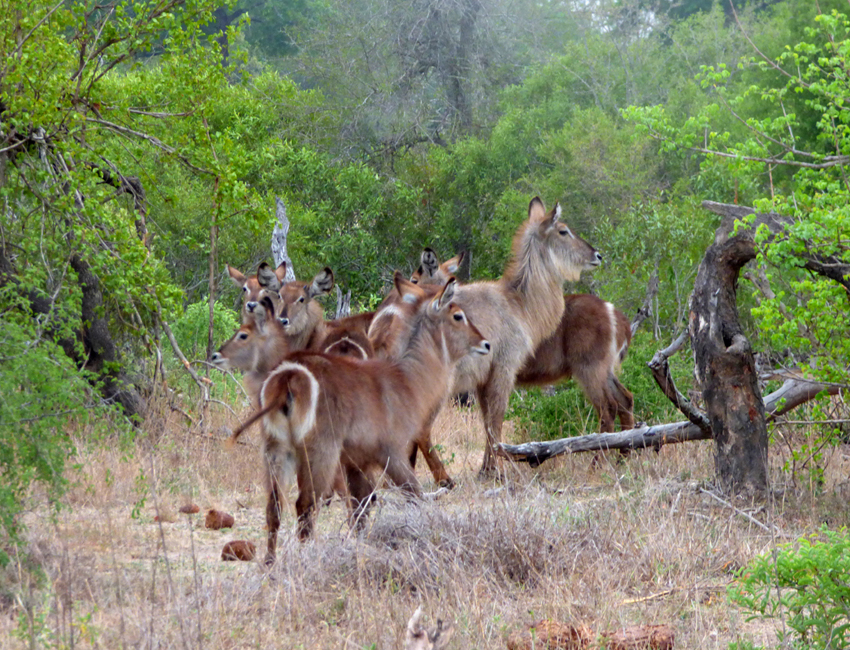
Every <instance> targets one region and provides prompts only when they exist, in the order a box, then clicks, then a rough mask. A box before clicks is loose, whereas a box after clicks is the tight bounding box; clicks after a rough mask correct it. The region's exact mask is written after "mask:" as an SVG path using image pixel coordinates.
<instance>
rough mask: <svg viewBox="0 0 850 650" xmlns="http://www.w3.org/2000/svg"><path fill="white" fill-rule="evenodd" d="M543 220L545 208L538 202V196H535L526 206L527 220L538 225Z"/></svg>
mask: <svg viewBox="0 0 850 650" xmlns="http://www.w3.org/2000/svg"><path fill="white" fill-rule="evenodd" d="M545 218H546V206H544V205H543V201H541V200H540V197H539V196H535V197H534V198H533V199H531V203H529V204H528V220H529V221H535V222H538V223H540V222H542V221H543V220H544V219H545Z"/></svg>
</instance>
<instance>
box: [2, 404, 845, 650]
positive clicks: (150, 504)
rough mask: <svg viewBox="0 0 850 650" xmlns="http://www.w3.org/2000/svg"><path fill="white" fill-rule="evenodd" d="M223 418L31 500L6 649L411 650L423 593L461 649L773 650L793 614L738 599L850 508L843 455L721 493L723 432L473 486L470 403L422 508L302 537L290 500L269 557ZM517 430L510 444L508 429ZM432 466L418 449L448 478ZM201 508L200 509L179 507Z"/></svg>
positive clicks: (173, 424) (252, 466)
mask: <svg viewBox="0 0 850 650" xmlns="http://www.w3.org/2000/svg"><path fill="white" fill-rule="evenodd" d="M217 417H218V418H220V420H221V421H220V422H217V423H216V426H213V427H212V430H213V431H214V433H213V434H212V435H202V434H199V433H193V432H192V431H191V430H188V429H187V427H186V425H185V424H184V422H183V421H182V419H181V418H180V416H179V414H170V415H168V416H167V418H165V417H164V419H163V422H162V423H161V427H160V429H159V431H158V433H157V434H156V435H151V436H150V437H149V438H148V439H146V440H142V441H139V442H137V443H135V444H134V445H132V446H131V447H129V448H122V447H121V445H118V444H107V445H103V444H98V445H87V444H83V443H80V445H79V450H80V451H79V456H78V457H77V458H76V459H74V460H75V462H76V463H78V465H79V468H78V470H77V472H76V478H75V486H74V487H73V489H72V490H71V491H70V493H69V494H68V497H67V500H66V503H65V507H64V508H63V509H62V510H61V511H60V512H59V514H58V515H57V516H56V517H50V516H49V510H48V509H47V508H46V506H45V505H44V504H43V499H41V498H40V497H39V495H38V494H33V495H32V496H31V501H32V508H31V510H30V511H29V512H28V514H27V516H26V518H25V521H26V524H27V527H28V532H27V538H28V540H29V541H28V548H27V549H21V551H23V550H26V551H27V552H28V553H29V556H30V557H31V558H33V559H34V560H35V561H36V563H37V565H38V567H39V568H40V571H39V570H36V571H30V570H28V567H29V566H30V565H29V564H28V561H27V560H25V559H24V555H23V553H20V554H19V555H17V556H16V557H15V558H13V559H14V561H13V563H12V564H11V565H10V566H9V567H7V568H6V569H5V570H4V572H5V573H4V577H3V586H4V590H5V591H6V593H5V594H3V599H2V600H0V649H5V648H24V647H35V648H42V647H43V648H48V647H49V648H53V647H55V648H172V647H175V648H214V649H231V648H351V649H353V648H358V649H368V648H375V649H391V648H392V649H396V648H401V647H402V646H403V638H404V630H405V626H406V624H407V621H408V619H409V618H410V616H411V614H412V613H413V612H414V610H416V608H417V607H418V606H421V607H422V610H423V612H424V617H423V620H424V623H425V624H426V625H429V626H430V625H434V624H435V622H436V620H437V619H438V618H439V619H442V620H443V621H446V622H447V623H450V624H451V625H452V626H453V629H454V635H453V638H452V641H451V642H450V644H449V647H450V648H458V649H460V648H480V649H485V648H486V649H490V648H504V647H506V646H505V643H506V638H507V636H508V635H509V634H510V633H512V632H514V631H517V630H522V629H523V628H525V627H526V626H528V625H529V624H531V623H533V622H536V621H539V620H542V619H551V620H556V621H560V622H564V623H570V624H585V625H588V626H591V627H592V628H593V629H595V630H599V631H613V630H617V629H620V628H622V627H625V626H629V625H639V624H647V625H651V624H666V625H670V626H672V627H673V629H674V631H675V634H676V639H675V647H676V648H683V649H684V648H700V649H709V650H711V649H716V648H724V649H725V648H727V647H728V646H729V643H730V642H732V641H737V640H746V641H751V642H753V643H756V644H761V645H765V646H769V647H776V644H777V636H776V630H777V629H780V627H781V621H779V622H776V623H775V624H774V623H764V622H761V621H752V622H747V621H745V620H744V616H743V615H742V613H741V612H739V611H737V610H736V609H735V608H734V607H733V606H731V605H730V604H729V603H728V601H727V598H726V588H727V585H728V584H729V583H730V581H732V580H733V578H734V572H735V571H736V570H737V569H739V568H740V567H742V566H744V565H745V564H746V563H747V562H748V561H749V560H750V559H751V558H753V557H754V556H755V555H757V554H759V553H764V552H766V551H769V550H770V549H771V548H774V547H775V546H776V545H778V544H783V543H788V542H792V541H793V540H794V539H796V538H797V537H798V536H799V535H801V534H804V533H806V532H809V531H811V530H814V529H816V528H818V527H819V526H820V525H821V524H822V523H824V522H826V523H828V524H829V525H830V526H835V527H838V526H840V525H843V524H846V523H847V519H848V506H847V499H846V495H843V492H842V491H843V490H846V487H847V478H848V476H850V471H849V468H850V451H848V448H847V447H846V446H843V447H839V448H838V449H836V450H835V451H834V452H830V453H831V454H832V456H831V457H830V462H829V464H828V466H827V467H828V475H827V485H826V487H825V488H824V489H823V490H822V491H821V492H820V496H818V497H817V498H815V497H812V496H811V494H812V493H811V492H810V491H806V490H805V489H802V488H797V489H792V488H791V487H790V486H785V485H784V484H783V478H782V474H781V473H780V472H779V471H778V469H777V470H776V480H775V483H776V484H777V485H783V488H784V489H783V490H782V491H781V492H777V494H776V497H775V498H774V499H772V500H771V501H769V502H767V503H765V504H760V505H755V506H754V505H752V504H747V503H737V502H735V503H726V504H724V503H721V502H720V501H718V500H716V499H715V498H713V497H712V496H711V495H710V494H708V493H707V492H710V491H711V490H712V485H711V477H712V476H713V460H712V443H710V442H699V443H688V444H686V445H671V446H668V447H664V448H662V449H661V450H660V451H659V452H655V451H644V452H640V453H633V454H631V455H630V456H628V457H622V456H620V455H619V454H615V453H609V454H607V455H605V456H599V457H597V458H596V459H594V457H593V456H592V455H590V454H582V455H575V456H571V457H561V458H558V459H553V460H550V461H548V462H547V463H544V465H543V466H541V467H540V468H537V469H532V468H529V467H527V466H525V465H505V467H504V470H505V476H506V478H505V480H504V481H502V482H500V483H495V482H490V483H486V482H481V481H479V480H478V479H477V478H476V473H477V469H478V466H479V464H480V462H481V456H482V453H483V451H482V450H483V440H484V438H483V433H482V431H481V428H480V424H479V420H478V413H477V411H475V410H468V409H460V408H457V407H455V408H450V409H447V410H445V411H444V413H443V414H442V415H441V417H440V420H439V421H438V423H437V426H436V428H435V431H436V432H437V436H436V438H437V439H436V444H438V445H439V449H440V453H441V455H442V457H443V458H444V460H445V461H446V462H447V465H448V470H449V473H450V474H451V475H452V476H453V477H454V478H455V479H456V480H457V481H458V486H457V487H456V488H455V489H454V490H453V491H451V492H450V493H449V494H448V495H446V496H444V497H442V498H440V499H438V500H435V501H421V502H410V501H409V500H407V499H406V498H405V497H404V495H403V494H401V493H400V492H398V491H397V490H392V489H382V490H380V491H379V494H378V502H377V506H376V507H375V508H374V510H373V511H372V513H371V515H370V518H369V522H368V525H367V526H366V529H365V531H364V532H363V533H362V534H359V535H358V534H356V533H353V532H352V531H351V530H350V529H349V527H348V525H347V523H346V512H345V508H344V506H343V503H342V502H341V501H340V500H339V499H336V500H334V501H333V502H332V503H331V504H330V505H329V506H328V507H326V508H324V509H322V510H321V512H320V513H319V518H318V528H317V530H318V534H317V535H316V537H315V539H313V540H311V541H309V542H307V543H299V542H297V541H296V540H295V539H294V534H293V530H294V515H293V509H292V505H291V504H290V505H289V506H288V507H287V515H286V517H285V519H284V521H283V525H282V530H281V534H280V539H279V545H278V561H277V563H276V564H275V565H274V566H273V567H272V568H271V569H268V568H266V567H265V566H264V565H263V564H262V562H261V561H260V560H261V559H262V555H263V551H264V546H265V536H266V533H265V516H264V508H265V499H266V495H265V490H264V487H263V480H262V473H261V465H260V462H259V452H258V449H257V447H256V438H252V437H251V436H247V442H248V444H246V445H239V446H237V447H235V448H227V447H226V446H225V445H224V444H223V442H222V439H223V437H224V435H223V433H222V427H223V426H225V425H227V426H232V425H233V422H234V421H235V420H234V418H233V417H232V416H230V415H226V414H220V415H218V416H217ZM505 433H506V438H507V439H508V440H511V439H512V438H513V433H512V431H511V426H510V423H508V424H507V426H506V432H505ZM253 435H254V436H256V433H255V434H253ZM772 453H773V450H772ZM779 455H780V452H779V451H777V452H776V453H774V456H777V458H776V460H775V464H776V465H777V466H778V464H779V463H780V461H781V458H779ZM426 472H427V467H426V466H425V463H424V462H421V461H420V463H419V466H418V467H417V473H418V475H419V477H420V480H421V481H422V482H423V484H424V487H425V489H426V490H433V489H434V485H433V484H432V482H431V479H430V476H428V475H427V474H426ZM293 495H294V492H293V493H292V494H291V495H290V496H293ZM186 503H195V504H197V505H198V506H200V508H201V512H200V513H199V514H196V515H184V514H180V513H179V512H178V509H179V508H180V506H182V505H184V504H186ZM209 508H216V509H220V510H224V511H226V512H228V513H230V514H232V515H233V516H234V517H235V520H236V524H235V526H234V527H233V528H232V529H225V530H220V531H214V530H208V529H206V528H204V512H205V511H206V510H207V509H209ZM237 539H238V540H249V541H251V542H253V543H255V544H256V545H257V547H258V548H259V550H260V552H259V559H258V560H257V561H253V562H223V561H222V560H221V550H222V547H223V546H224V544H225V543H226V542H228V541H230V540H237ZM39 576H40V577H39ZM778 626H779V627H778Z"/></svg>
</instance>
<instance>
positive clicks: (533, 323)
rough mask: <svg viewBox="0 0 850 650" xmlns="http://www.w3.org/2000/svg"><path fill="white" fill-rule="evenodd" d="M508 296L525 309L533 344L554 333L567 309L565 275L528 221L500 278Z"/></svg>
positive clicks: (520, 232)
mask: <svg viewBox="0 0 850 650" xmlns="http://www.w3.org/2000/svg"><path fill="white" fill-rule="evenodd" d="M500 282H501V283H502V287H503V290H504V292H505V295H506V296H507V297H508V298H509V299H510V300H512V301H513V302H514V304H515V305H516V306H517V307H518V308H519V309H521V310H522V311H523V316H524V318H523V320H524V321H525V323H526V325H527V327H528V333H529V334H530V336H531V338H532V341H533V343H534V346H535V347H536V346H537V345H538V344H539V343H541V342H542V341H544V340H545V339H546V338H547V337H548V336H550V335H551V334H552V332H554V331H555V330H556V329H557V327H558V323H559V322H560V320H561V316H562V315H563V312H564V298H563V284H564V278H563V277H562V276H561V273H560V272H559V271H558V268H557V267H556V266H555V264H554V262H553V260H552V256H551V252H550V250H549V248H548V247H547V246H546V245H545V242H544V241H543V240H542V239H541V238H540V237H539V235H538V233H537V225H536V224H534V223H526V224H525V227H524V228H523V229H521V230H520V231H519V232H518V233H517V236H516V238H515V239H514V255H513V258H512V259H511V261H510V263H509V264H508V266H507V268H506V269H505V273H504V275H503V276H502V279H501V280H500Z"/></svg>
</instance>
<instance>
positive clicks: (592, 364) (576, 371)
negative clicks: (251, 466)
mask: <svg viewBox="0 0 850 650" xmlns="http://www.w3.org/2000/svg"><path fill="white" fill-rule="evenodd" d="M560 218H561V210H560V207H559V206H558V205H556V206H555V208H554V209H553V210H551V211H549V212H547V211H546V209H545V208H544V205H543V202H542V201H541V200H540V199H539V198H534V199H533V200H532V201H531V203H530V204H529V208H528V219H527V220H525V221H524V222H523V223H522V225H521V226H520V227H519V229H518V230H517V233H516V235H515V237H514V241H513V249H512V255H511V260H510V262H509V263H508V265H507V267H506V269H505V271H504V274H503V275H502V277H501V278H500V279H498V280H494V281H480V282H472V283H470V284H464V285H461V284H459V283H458V282H457V281H456V280H455V278H454V277H453V275H452V274H453V273H455V272H456V271H457V269H458V267H459V266H460V264H461V263H462V260H463V255H462V254H461V255H459V256H458V257H455V258H452V259H450V260H448V261H446V262H444V263H443V264H440V263H439V260H438V258H437V256H436V254H435V253H434V252H433V251H432V250H431V249H425V251H424V252H423V253H422V258H421V265H420V266H419V268H418V269H417V270H416V272H415V273H414V275H413V277H412V278H411V279H410V280H407V279H405V278H404V277H402V276H401V274H400V273H398V272H396V274H395V277H394V286H393V289H392V291H391V292H390V293H389V295H388V296H387V297H386V298H385V299H384V301H383V302H382V303H381V305H380V306H379V307H378V309H377V310H376V311H375V312H370V313H364V314H358V315H356V316H350V317H348V318H343V319H339V320H335V321H325V320H324V317H323V310H322V307H321V305H320V304H319V303H318V302H316V300H315V298H316V297H317V296H319V295H322V294H326V293H328V292H329V291H330V290H331V288H332V287H333V282H334V278H333V272H332V271H331V270H330V269H329V268H325V269H323V270H322V271H321V272H320V273H319V274H318V275H316V277H315V278H313V280H311V281H310V282H285V281H284V278H285V276H286V267H285V264H282V265H281V266H280V267H278V268H277V269H271V268H270V267H269V266H267V265H265V264H263V265H261V266H260V268H259V269H258V271H257V274H256V275H254V276H247V277H246V276H245V275H243V274H242V273H240V272H239V271H237V270H236V269H233V268H232V267H228V271H229V273H230V276H231V278H232V279H233V281H234V282H235V283H237V284H238V285H239V286H240V287H241V288H242V293H243V302H242V321H243V324H242V326H241V327H240V328H239V330H238V331H237V332H236V333H235V334H234V335H233V337H232V338H231V339H230V340H229V341H227V342H226V343H225V344H224V345H223V346H222V347H221V349H220V350H219V351H218V352H216V353H215V354H214V355H213V357H212V362H213V363H214V364H216V365H217V366H219V367H221V368H235V369H239V370H242V371H243V372H244V383H245V386H246V389H247V391H248V393H249V395H250V396H251V398H252V400H253V402H254V408H255V412H254V414H253V415H252V416H251V417H250V418H249V419H248V420H247V421H246V422H244V423H243V424H242V425H241V426H240V427H239V428H238V429H237V430H236V431H235V432H234V433H233V436H232V438H233V439H235V438H237V437H238V436H239V435H240V434H241V433H242V432H243V431H244V430H245V429H246V428H247V427H249V426H251V425H252V424H253V423H255V422H257V421H259V423H260V427H261V429H262V435H263V445H262V453H263V464H264V467H265V473H266V480H267V486H268V495H269V496H268V503H267V506H266V521H267V524H268V550H267V555H266V563H267V564H270V563H272V562H274V559H275V549H276V545H277V535H278V531H279V528H280V513H281V491H282V489H283V488H284V487H286V486H287V485H289V484H290V483H291V479H292V477H293V476H294V477H295V479H296V481H297V485H298V497H297V500H296V503H295V508H296V514H297V518H298V523H297V534H298V537H299V539H302V540H304V539H307V538H308V537H309V536H310V535H311V533H312V530H313V522H314V519H315V514H316V510H317V508H318V506H319V505H321V504H322V503H323V501H324V500H326V499H327V498H328V497H330V496H332V495H333V493H335V492H336V493H337V494H339V495H340V496H341V497H342V498H344V499H345V500H346V502H347V504H348V510H349V517H350V522H351V524H352V525H353V526H355V527H359V526H360V525H362V522H363V521H364V516H365V515H366V513H367V512H368V509H369V507H370V505H371V502H372V500H373V496H374V491H375V481H376V477H377V476H383V477H385V478H387V479H388V480H390V481H391V482H392V483H394V484H395V485H397V486H398V487H400V488H401V489H403V490H404V491H405V492H407V493H408V494H409V495H410V496H411V497H412V498H421V497H422V496H423V493H422V489H421V487H420V485H419V482H418V480H417V478H416V475H415V473H414V471H413V467H414V463H415V460H416V455H417V452H418V451H421V452H422V454H423V456H424V457H425V459H426V462H427V463H428V467H429V469H430V470H431V473H432V474H433V476H434V480H435V481H436V482H437V483H438V484H439V485H440V486H442V487H452V486H453V485H454V483H453V481H452V479H451V477H450V476H449V475H448V473H447V472H446V468H445V467H444V465H443V463H442V461H441V459H440V457H439V454H438V453H437V450H436V449H435V448H434V446H433V445H432V444H431V427H432V425H433V423H434V421H435V419H436V416H437V414H438V413H439V411H440V409H441V407H442V405H443V404H444V403H445V402H446V401H447V398H448V396H449V395H452V394H458V393H463V392H467V393H472V394H474V395H475V396H476V397H477V401H478V405H479V407H480V409H481V415H482V418H483V423H484V430H485V434H486V447H485V452H484V459H483V462H482V465H481V473H482V474H483V475H489V474H492V473H495V472H496V471H497V463H496V445H497V443H499V442H500V441H501V438H502V422H503V420H504V415H505V410H506V408H507V405H508V398H509V397H510V394H511V391H512V390H513V388H514V385H515V384H517V383H520V384H523V385H529V384H549V383H553V382H555V381H558V380H560V379H563V378H569V377H574V378H575V379H576V381H577V382H578V383H579V385H580V386H581V387H582V389H583V390H584V392H585V394H586V395H587V397H588V399H589V400H590V401H591V403H592V404H593V406H594V408H595V409H596V411H597V413H598V415H599V419H600V429H601V430H602V431H612V430H613V426H614V420H615V418H619V420H620V425H621V426H622V427H624V428H630V427H631V426H632V424H633V416H632V395H631V393H630V392H629V391H628V390H627V389H626V388H625V387H624V386H623V385H622V383H620V381H619V379H618V378H617V373H618V370H619V366H620V362H621V361H622V359H623V357H624V355H625V353H626V350H627V348H628V345H629V342H630V338H631V330H630V327H629V323H628V322H627V320H626V318H625V316H624V315H623V314H622V313H620V312H619V311H617V310H616V309H615V308H614V307H613V306H612V305H611V304H610V303H607V302H605V301H603V300H600V299H599V298H596V297H594V296H590V295H570V294H568V295H566V296H565V295H563V293H562V291H563V285H564V282H565V281H576V280H578V279H579V276H580V275H581V272H582V271H584V270H592V269H594V268H596V267H597V266H599V265H600V264H601V262H602V256H601V255H600V254H599V253H598V252H597V251H596V250H595V249H594V248H593V247H592V246H591V245H590V244H588V243H587V242H586V241H584V240H583V239H581V238H580V237H578V236H577V235H575V234H574V233H573V232H572V231H571V230H570V228H569V227H567V225H566V224H565V223H563V222H562V221H561V220H560Z"/></svg>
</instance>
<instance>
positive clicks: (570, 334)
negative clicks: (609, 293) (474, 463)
mask: <svg viewBox="0 0 850 650" xmlns="http://www.w3.org/2000/svg"><path fill="white" fill-rule="evenodd" d="M426 259H427V262H426ZM452 259H453V260H454V259H457V258H452ZM450 261H452V260H449V261H447V262H444V263H443V264H442V265H441V264H439V261H438V258H437V256H436V255H435V254H434V251H432V250H431V249H430V248H426V249H425V250H424V251H423V252H422V264H421V265H420V267H419V271H418V272H417V274H414V275H416V276H417V280H418V281H419V283H420V284H421V285H422V286H423V287H425V286H429V285H437V284H439V282H440V280H439V278H440V277H441V274H442V273H443V271H441V269H442V268H443V266H444V265H446V264H448V263H449V262H450ZM631 339H632V330H631V325H630V323H629V321H628V319H627V318H626V316H625V314H623V312H621V311H619V310H618V309H616V308H615V307H614V305H612V304H611V303H610V302H606V301H604V300H602V299H601V298H597V297H596V296H591V295H589V294H566V295H565V296H564V314H563V316H561V321H560V322H559V323H558V329H557V330H555V333H554V334H552V336H550V337H549V338H547V339H546V340H545V341H543V342H542V343H541V344H540V345H538V346H537V349H536V350H535V351H534V355H533V356H532V357H530V358H529V359H528V360H526V362H525V364H524V365H523V367H522V369H521V370H520V371H519V373H518V374H517V378H516V381H517V384H520V385H526V386H528V385H547V384H553V383H556V382H559V381H563V380H568V379H570V378H574V379H575V380H576V382H577V383H578V385H579V386H581V389H582V391H583V392H584V394H585V395H586V396H587V399H588V400H590V403H591V404H592V405H593V408H594V410H595V411H596V414H597V415H598V416H599V431H602V432H605V431H614V422H615V420H616V419H617V418H619V420H620V428H621V429H631V428H632V427H634V415H633V407H634V399H633V397H632V394H631V393H630V392H629V391H628V389H627V388H626V387H625V386H623V384H622V383H621V382H620V380H619V379H618V378H617V375H618V374H619V371H620V364H621V363H622V361H623V359H624V358H625V356H626V352H627V350H628V348H629V344H630V343H631Z"/></svg>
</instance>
